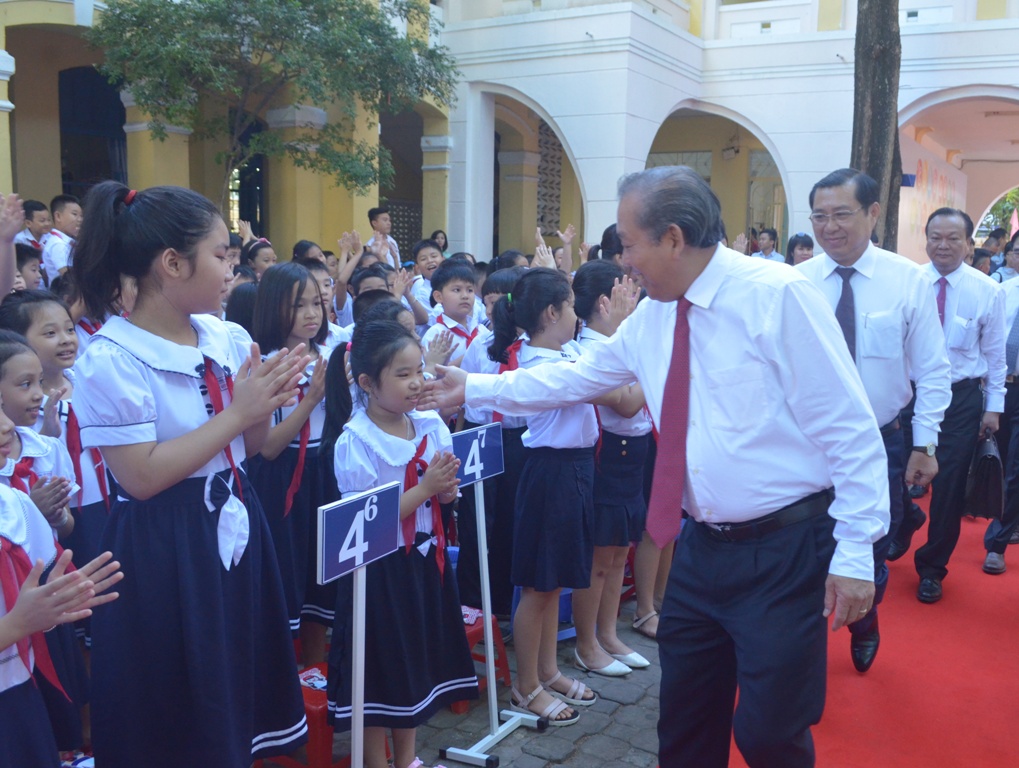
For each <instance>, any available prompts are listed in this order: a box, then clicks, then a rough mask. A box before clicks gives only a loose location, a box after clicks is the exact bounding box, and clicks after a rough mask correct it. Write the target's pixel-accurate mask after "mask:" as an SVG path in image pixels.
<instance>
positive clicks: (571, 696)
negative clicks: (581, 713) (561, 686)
mask: <svg viewBox="0 0 1019 768" xmlns="http://www.w3.org/2000/svg"><path fill="white" fill-rule="evenodd" d="M562 676H563V673H562V672H556V673H555V676H554V677H552V678H551V679H549V680H542V681H541V686H542V688H544V689H545V690H546V691H548V692H549V693H551V694H552V695H553V696H557V697H558V698H560V699H562V700H563V701H565V702H566V703H567V704H573V705H574V706H576V707H590V706H591V705H592V704H594V703H595V702H596V701H598V694H597V693H595V692H594V690H593V689H591V688H588V687H587V686H586V685H584V684H583V683H582V682H580V681H579V680H574V681H573V684H572V685H571V686H570V690H568V691H567V692H566V693H563V692H562V691H557V690H556V689H555V688H553V687H552V683H554V682H555V681H556V680H558V679H559V678H561V677H562ZM588 691H591V694H592V696H591V698H590V699H585V698H584V694H585V693H587V692H588Z"/></svg>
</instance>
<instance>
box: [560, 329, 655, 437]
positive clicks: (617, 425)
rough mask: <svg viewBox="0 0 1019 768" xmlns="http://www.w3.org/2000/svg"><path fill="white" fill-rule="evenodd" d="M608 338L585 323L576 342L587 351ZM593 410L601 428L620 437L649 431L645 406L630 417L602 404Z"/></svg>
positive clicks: (638, 435)
mask: <svg viewBox="0 0 1019 768" xmlns="http://www.w3.org/2000/svg"><path fill="white" fill-rule="evenodd" d="M609 338H610V337H608V336H606V335H605V334H604V333H598V331H596V330H594V329H593V328H591V327H589V326H586V325H585V326H584V327H583V328H581V329H580V335H579V336H578V338H577V343H579V344H580V347H581V349H583V350H584V351H585V352H587V351H588V350H590V349H591V348H592V347H593V346H594V345H595V344H601V343H602V342H603V341H606V340H607V339H609ZM595 410H596V411H597V413H598V419H599V422H600V424H601V428H602V429H603V430H605V431H606V432H611V433H612V434H614V435H619V436H620V437H641V436H642V435H646V434H648V433H649V432H650V431H651V427H652V425H651V419H650V417H649V416H648V412H647V409H646V408H642V409H641V410H640V412H639V413H637V414H636V415H634V416H631V417H630V418H626V417H625V416H620V415H619V414H618V413H616V412H615V411H614V410H612V409H611V408H609V407H608V406H604V405H596V406H595Z"/></svg>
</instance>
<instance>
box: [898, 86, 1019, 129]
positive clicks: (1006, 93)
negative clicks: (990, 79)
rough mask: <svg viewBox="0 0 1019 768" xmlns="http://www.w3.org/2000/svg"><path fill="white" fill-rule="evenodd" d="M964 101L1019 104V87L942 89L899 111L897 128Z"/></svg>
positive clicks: (917, 99) (919, 98)
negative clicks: (921, 114)
mask: <svg viewBox="0 0 1019 768" xmlns="http://www.w3.org/2000/svg"><path fill="white" fill-rule="evenodd" d="M965 99H1003V100H1005V101H1015V102H1019V87H1016V86H1013V85H991V84H973V85H960V86H956V87H954V88H942V89H940V90H936V91H930V92H928V93H925V94H924V95H923V96H920V97H918V98H916V99H914V100H913V101H911V102H910V103H909V104H907V105H906V106H905V107H903V108H902V109H900V110H899V128H903V127H905V125H906V124H907V123H909V122H910V121H911V120H913V119H914V118H916V117H917V116H918V115H919V114H920V113H922V112H923V111H924V110H926V109H930V108H931V107H936V106H938V105H939V104H946V103H948V102H950V101H963V100H965Z"/></svg>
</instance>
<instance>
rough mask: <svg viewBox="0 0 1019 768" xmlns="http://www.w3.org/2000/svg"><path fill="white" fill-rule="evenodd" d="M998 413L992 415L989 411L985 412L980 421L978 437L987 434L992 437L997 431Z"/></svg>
mask: <svg viewBox="0 0 1019 768" xmlns="http://www.w3.org/2000/svg"><path fill="white" fill-rule="evenodd" d="M1000 417H1001V414H1000V413H992V412H991V411H985V412H984V417H983V418H982V419H981V420H980V437H983V436H984V435H986V434H987V433H988V432H990V433H991V434H992V435H993V434H994V433H995V432H997V431H998V426H999V419H1000Z"/></svg>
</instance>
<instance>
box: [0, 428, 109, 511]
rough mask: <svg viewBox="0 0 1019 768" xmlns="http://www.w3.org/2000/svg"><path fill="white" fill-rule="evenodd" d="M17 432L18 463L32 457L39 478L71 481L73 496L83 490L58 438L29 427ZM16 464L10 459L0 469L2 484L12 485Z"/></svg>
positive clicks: (34, 469) (33, 468) (33, 469)
mask: <svg viewBox="0 0 1019 768" xmlns="http://www.w3.org/2000/svg"><path fill="white" fill-rule="evenodd" d="M17 430H18V437H20V438H21V456H20V457H19V458H18V461H20V460H21V459H24V458H28V457H31V458H32V459H33V461H32V471H33V472H34V473H35V474H36V476H37V477H39V478H43V477H63V478H66V479H68V480H70V481H71V493H72V494H75V493H77V492H78V491H80V490H81V486H79V485H78V484H77V483H76V482H75V481H74V464H73V463H72V462H71V455H70V454H69V453H68V452H67V449H66V448H65V447H64V446H63V445H62V444H61V443H60V441H59V440H57V438H55V437H47V436H45V435H40V434H39V433H38V432H36V431H34V430H33V429H30V428H28V427H18V428H17ZM15 464H17V461H15V460H13V459H10V460H8V461H7V463H6V464H4V466H3V467H2V468H0V482H2V483H3V484H4V485H7V486H9V485H10V484H11V477H13V476H14V466H15ZM83 469H84V463H83ZM29 490H31V489H29ZM100 498H102V497H100ZM73 501H74V498H73V496H72V502H73Z"/></svg>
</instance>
